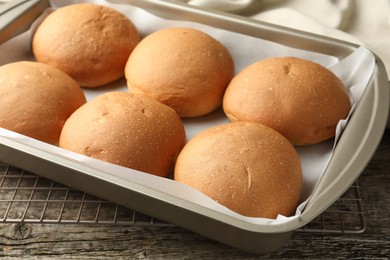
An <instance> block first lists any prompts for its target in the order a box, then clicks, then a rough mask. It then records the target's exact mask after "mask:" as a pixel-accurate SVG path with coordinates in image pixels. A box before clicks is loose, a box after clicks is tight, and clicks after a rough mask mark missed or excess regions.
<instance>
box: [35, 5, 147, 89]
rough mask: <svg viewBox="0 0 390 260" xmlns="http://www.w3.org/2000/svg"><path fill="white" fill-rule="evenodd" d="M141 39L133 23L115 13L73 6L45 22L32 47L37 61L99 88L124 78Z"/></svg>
mask: <svg viewBox="0 0 390 260" xmlns="http://www.w3.org/2000/svg"><path fill="white" fill-rule="evenodd" d="M139 40H140V39H139V35H138V31H137V29H136V28H135V26H134V25H133V23H132V22H131V21H130V20H129V19H128V18H127V17H126V16H124V15H122V14H121V13H119V12H117V11H116V10H114V9H111V8H108V7H105V6H100V5H94V4H74V5H69V6H65V7H62V8H59V9H57V10H55V11H54V12H53V13H51V14H49V15H48V16H47V17H46V18H45V19H44V21H43V22H42V23H41V24H40V25H39V27H38V29H37V31H36V32H35V35H34V37H33V42H32V48H33V53H34V55H35V58H36V59H37V61H40V62H43V63H47V64H49V65H52V66H54V67H57V68H59V69H60V70H62V71H64V72H65V73H67V74H68V75H69V76H71V77H72V78H74V79H75V80H76V81H77V82H78V83H79V84H80V85H81V86H84V87H97V86H102V85H105V84H107V83H110V82H112V81H114V80H117V79H119V78H121V77H122V76H123V71H124V67H125V64H126V61H127V58H128V57H129V55H130V53H131V51H132V50H133V49H134V47H135V46H136V44H137V43H138V42H139Z"/></svg>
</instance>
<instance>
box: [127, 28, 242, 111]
mask: <svg viewBox="0 0 390 260" xmlns="http://www.w3.org/2000/svg"><path fill="white" fill-rule="evenodd" d="M233 75H234V64H233V60H232V57H231V55H230V53H229V52H228V50H227V49H226V48H225V47H224V46H223V45H222V44H221V43H220V42H219V41H217V40H216V39H214V38H212V37H211V36H209V35H207V34H206V33H204V32H201V31H199V30H196V29H191V28H168V29H163V30H160V31H157V32H154V33H152V34H150V35H148V36H147V37H146V38H144V39H143V40H142V41H141V42H140V43H139V44H138V45H137V47H136V48H135V49H134V51H133V52H132V53H131V55H130V57H129V60H128V62H127V64H126V68H125V77H126V79H127V84H128V87H129V90H130V91H131V92H133V93H141V94H144V95H146V96H149V97H151V98H153V99H156V100H158V101H160V102H162V103H164V104H166V105H168V106H170V107H172V108H173V109H174V110H176V112H177V113H178V114H179V115H180V116H181V117H197V116H202V115H205V114H207V113H209V112H211V111H213V110H215V109H216V108H217V107H219V106H220V105H221V103H222V97H223V93H224V91H225V89H226V87H227V85H228V84H229V82H230V80H231V79H232V77H233Z"/></svg>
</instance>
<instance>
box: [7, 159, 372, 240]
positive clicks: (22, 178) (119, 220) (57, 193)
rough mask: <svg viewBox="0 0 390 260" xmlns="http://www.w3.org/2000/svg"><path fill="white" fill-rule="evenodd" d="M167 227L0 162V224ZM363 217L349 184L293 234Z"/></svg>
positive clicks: (347, 225)
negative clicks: (342, 192) (311, 219)
mask: <svg viewBox="0 0 390 260" xmlns="http://www.w3.org/2000/svg"><path fill="white" fill-rule="evenodd" d="M21 222H25V223H52V224H65V223H69V224H102V225H103V224H104V225H117V224H120V225H137V226H150V225H153V226H173V224H169V223H166V222H163V221H160V220H158V219H155V218H152V217H149V216H146V215H143V214H141V213H138V212H136V211H134V210H131V209H128V208H125V207H122V206H119V205H117V204H115V203H112V202H109V201H105V200H102V199H100V198H97V197H95V196H92V195H89V194H86V193H84V192H81V191H79V190H76V189H72V188H69V187H67V186H64V185H62V184H59V183H56V182H54V181H51V180H48V179H46V178H43V177H40V176H37V175H35V174H32V173H29V172H26V171H24V170H21V169H19V168H15V167H12V166H10V165H7V164H4V163H1V162H0V223H21ZM364 230H365V219H364V212H363V208H362V201H361V196H360V187H359V185H358V183H357V182H355V183H354V184H353V185H352V186H351V187H350V188H349V189H348V190H347V191H346V192H345V194H344V195H343V196H342V197H340V198H339V199H338V200H337V201H336V202H335V203H334V204H333V205H332V206H331V207H329V208H328V209H327V210H326V211H324V212H323V213H322V214H321V215H320V216H318V217H317V218H316V219H314V220H313V221H311V222H310V223H309V224H307V225H306V226H304V227H302V228H300V229H298V230H297V231H299V232H322V233H361V232H364Z"/></svg>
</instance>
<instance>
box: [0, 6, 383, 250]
mask: <svg viewBox="0 0 390 260" xmlns="http://www.w3.org/2000/svg"><path fill="white" fill-rule="evenodd" d="M110 2H116V3H124V4H131V5H134V6H137V7H140V8H143V9H145V10H147V11H149V12H151V13H154V14H155V15H158V16H161V17H169V18H170V19H177V20H186V21H194V22H198V23H202V24H207V25H209V26H212V27H216V28H222V29H225V30H230V31H233V32H238V33H241V34H246V35H250V36H253V37H257V38H261V39H265V40H269V41H272V42H277V43H279V44H283V45H286V46H290V47H293V48H297V49H303V50H309V51H313V52H317V53H323V54H327V55H332V56H335V57H337V58H339V59H343V58H345V57H347V56H348V55H349V54H351V53H352V52H354V51H355V50H357V49H358V47H359V46H357V45H354V44H350V43H347V42H343V41H338V40H335V39H331V38H326V37H321V36H317V35H314V34H309V33H305V32H301V31H297V30H291V29H286V28H283V27H280V26H275V25H270V24H267V23H262V22H259V21H254V20H251V19H246V18H243V17H239V16H235V15H230V14H225V13H220V12H215V11H206V10H202V9H199V8H195V7H190V6H188V5H185V4H180V3H176V2H173V1H159V0H128V1H125V0H123V1H120V0H116V1H110ZM389 97H390V94H389V88H388V79H387V76H386V72H385V69H384V65H383V63H382V62H381V60H380V59H379V58H378V57H376V56H375V68H374V72H373V74H372V76H371V78H370V80H369V83H368V85H367V87H366V89H365V92H364V93H363V96H362V97H361V99H360V102H359V104H358V106H357V107H356V110H355V112H354V114H353V116H352V117H351V119H350V121H349V123H348V124H347V126H346V128H345V130H344V133H343V135H342V136H341V138H340V139H339V141H338V143H337V145H336V147H335V149H334V152H333V156H332V158H331V160H330V161H329V164H328V166H327V168H326V169H325V172H324V174H323V175H322V177H321V179H320V180H319V182H318V183H317V185H316V187H315V189H314V190H313V193H312V194H311V199H310V200H309V202H308V203H307V205H306V207H305V209H304V211H303V212H302V213H301V214H300V216H299V217H298V218H294V219H292V220H291V221H288V222H285V223H282V224H278V225H263V224H254V223H249V222H246V221H242V220H238V219H237V218H234V217H231V216H229V215H225V214H223V213H221V212H217V211H215V210H213V209H210V208H206V207H204V206H201V205H199V204H197V203H193V202H190V201H188V200H186V199H182V198H178V197H176V196H173V195H172V194H169V193H165V192H161V191H159V190H155V189H153V188H150V187H149V186H148V185H143V184H142V183H138V182H132V181H128V180H126V179H121V178H116V177H115V176H113V175H110V174H109V172H107V171H104V170H102V169H96V168H95V167H92V166H90V165H88V164H84V163H82V162H78V161H75V160H71V159H69V158H68V157H66V156H60V155H56V154H53V153H51V152H50V151H47V150H45V149H40V148H37V147H36V146H34V145H29V143H25V142H20V141H19V139H18V138H8V137H7V136H0V160H1V161H4V162H6V163H9V164H11V165H15V166H17V167H20V168H23V169H25V170H28V171H30V172H34V173H36V174H38V175H41V176H43V177H46V178H49V179H52V180H54V181H56V182H59V183H62V184H65V185H67V186H70V187H73V188H77V189H79V190H81V191H84V192H87V193H90V194H92V195H95V196H98V197H101V198H103V199H106V200H109V201H112V202H116V203H118V204H120V205H123V206H125V207H129V208H131V209H134V210H136V211H138V212H140V213H144V214H147V215H149V216H152V217H155V218H158V219H161V220H163V221H166V222H169V223H172V224H176V225H178V226H181V227H183V228H186V229H188V230H191V231H193V232H196V233H199V234H201V235H204V236H206V237H208V238H211V239H213V240H216V241H219V242H222V243H225V244H228V245H231V246H233V247H236V248H239V249H242V250H245V251H249V252H253V253H268V252H272V251H275V250H277V249H278V248H280V247H282V246H283V245H284V243H285V242H286V241H288V239H289V238H290V237H291V235H292V233H293V231H294V230H296V229H298V228H299V227H301V226H303V225H305V224H307V223H309V222H310V221H311V220H313V219H314V218H315V217H316V216H318V215H319V214H320V213H321V212H323V211H324V210H326V208H328V207H329V206H330V205H331V204H332V203H333V202H335V201H336V200H337V198H339V197H340V196H341V195H342V194H343V193H344V192H345V191H346V190H347V189H348V188H349V187H350V186H351V184H352V183H353V182H354V181H355V180H356V179H357V178H358V176H359V175H360V174H361V173H362V171H363V170H364V168H365V167H366V165H367V164H368V163H369V161H370V159H371V157H372V155H373V154H374V152H375V150H376V148H377V146H378V145H379V143H380V140H381V137H382V134H383V132H384V129H385V127H386V121H387V117H388V112H389Z"/></svg>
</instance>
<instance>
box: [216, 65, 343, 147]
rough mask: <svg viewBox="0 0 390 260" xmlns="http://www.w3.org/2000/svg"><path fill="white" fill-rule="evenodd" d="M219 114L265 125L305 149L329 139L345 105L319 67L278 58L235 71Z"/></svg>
mask: <svg viewBox="0 0 390 260" xmlns="http://www.w3.org/2000/svg"><path fill="white" fill-rule="evenodd" d="M223 109H224V111H225V113H226V115H227V116H228V118H229V119H230V120H231V121H250V122H257V123H261V124H264V125H268V126H270V127H272V128H274V129H275V130H277V131H279V132H280V133H282V134H283V135H284V136H285V137H287V138H288V139H289V140H290V141H291V142H292V143H293V144H294V145H307V144H315V143H319V142H322V141H324V140H327V139H329V138H331V137H333V136H334V135H335V130H336V125H337V123H338V122H339V120H341V119H345V118H346V117H347V116H348V113H349V111H350V109H351V104H350V100H349V96H348V94H347V92H346V90H345V88H344V85H343V83H342V81H341V80H340V79H339V78H338V77H337V76H336V75H334V74H333V73H332V72H331V71H329V70H328V69H326V68H325V67H323V66H321V65H319V64H316V63H314V62H311V61H308V60H303V59H299V58H294V57H278V58H269V59H265V60H262V61H259V62H257V63H255V64H252V65H250V66H249V67H247V68H246V69H244V70H243V71H241V72H240V73H239V74H238V75H237V76H236V77H235V78H234V79H233V80H232V82H231V83H230V85H229V86H228V88H227V90H226V93H225V96H224V100H223Z"/></svg>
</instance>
